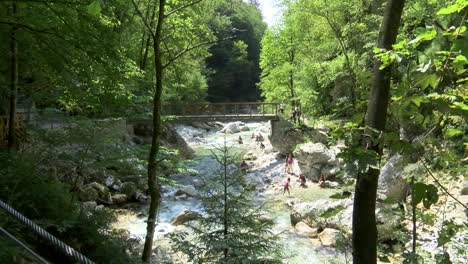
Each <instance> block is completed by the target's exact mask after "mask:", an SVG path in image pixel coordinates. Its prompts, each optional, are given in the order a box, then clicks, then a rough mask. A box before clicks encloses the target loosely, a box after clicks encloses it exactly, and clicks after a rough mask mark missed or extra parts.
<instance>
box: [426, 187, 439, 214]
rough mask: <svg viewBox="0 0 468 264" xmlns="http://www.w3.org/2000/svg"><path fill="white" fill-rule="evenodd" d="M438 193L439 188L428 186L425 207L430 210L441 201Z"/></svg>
mask: <svg viewBox="0 0 468 264" xmlns="http://www.w3.org/2000/svg"><path fill="white" fill-rule="evenodd" d="M437 192H438V190H437V187H435V186H434V185H433V184H429V185H427V186H426V194H425V197H424V199H423V204H424V207H426V208H427V209H429V208H430V207H431V205H433V204H435V203H437V201H439V194H438V193H437Z"/></svg>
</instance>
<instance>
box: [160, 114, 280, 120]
mask: <svg viewBox="0 0 468 264" xmlns="http://www.w3.org/2000/svg"><path fill="white" fill-rule="evenodd" d="M277 119H278V116H277V115H273V114H264V115H262V114H254V115H250V114H238V115H237V114H236V115H184V116H175V119H174V120H169V121H174V122H177V121H249V120H252V121H268V120H277Z"/></svg>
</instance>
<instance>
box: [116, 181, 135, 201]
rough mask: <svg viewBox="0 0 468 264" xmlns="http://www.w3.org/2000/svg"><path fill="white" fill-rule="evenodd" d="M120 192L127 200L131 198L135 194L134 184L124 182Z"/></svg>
mask: <svg viewBox="0 0 468 264" xmlns="http://www.w3.org/2000/svg"><path fill="white" fill-rule="evenodd" d="M120 192H121V193H123V194H125V195H127V197H128V198H132V197H133V196H134V195H135V193H136V192H137V187H136V184H135V183H133V182H124V183H122V186H121V187H120Z"/></svg>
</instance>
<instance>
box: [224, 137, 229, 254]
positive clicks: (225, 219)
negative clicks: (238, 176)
mask: <svg viewBox="0 0 468 264" xmlns="http://www.w3.org/2000/svg"><path fill="white" fill-rule="evenodd" d="M227 155H228V150H227V146H226V139H224V164H223V166H224V219H223V220H224V223H223V224H224V230H223V235H224V241H225V242H226V241H227V236H228V230H229V229H228V199H227V191H228V190H227V186H228V182H227V177H228V175H227V173H228V172H227V167H228V161H227V158H228V157H227ZM228 251H229V249H228V248H227V247H225V248H224V259H225V260H226V262H227V259H228Z"/></svg>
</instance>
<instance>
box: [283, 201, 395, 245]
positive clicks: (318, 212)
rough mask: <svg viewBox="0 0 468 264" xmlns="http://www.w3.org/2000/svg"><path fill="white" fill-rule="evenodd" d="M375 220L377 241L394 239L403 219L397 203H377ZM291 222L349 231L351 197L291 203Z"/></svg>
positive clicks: (350, 226) (351, 211) (351, 208)
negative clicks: (337, 199)
mask: <svg viewBox="0 0 468 264" xmlns="http://www.w3.org/2000/svg"><path fill="white" fill-rule="evenodd" d="M375 213H376V221H377V230H378V239H379V241H388V240H392V239H395V238H396V236H398V232H395V231H397V230H399V229H400V228H401V223H402V221H403V220H404V217H403V214H402V212H401V210H400V209H399V207H398V204H386V203H382V202H378V203H377V209H376V210H375ZM290 216H291V224H292V225H296V224H297V223H299V222H301V221H302V222H304V223H306V224H307V225H309V226H311V227H319V228H332V229H337V230H343V232H345V233H350V232H351V230H352V216H353V199H343V200H339V201H329V200H318V201H314V202H305V203H296V204H292V205H291V210H290Z"/></svg>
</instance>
